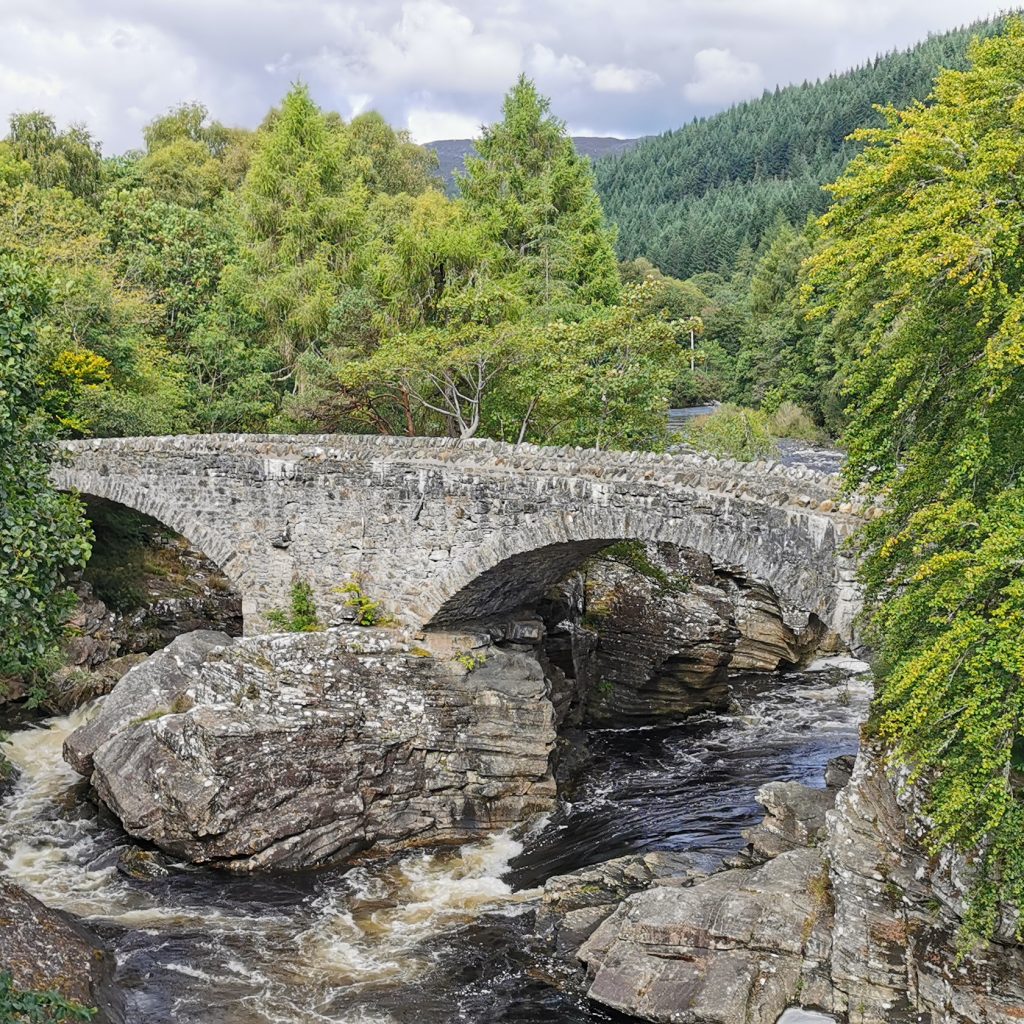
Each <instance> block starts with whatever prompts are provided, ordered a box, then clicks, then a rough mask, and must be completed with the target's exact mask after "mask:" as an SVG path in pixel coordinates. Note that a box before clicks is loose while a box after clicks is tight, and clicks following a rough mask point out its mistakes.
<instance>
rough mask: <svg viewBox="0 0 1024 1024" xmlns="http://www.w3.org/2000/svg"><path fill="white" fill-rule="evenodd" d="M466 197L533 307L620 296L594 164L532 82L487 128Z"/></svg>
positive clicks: (466, 179)
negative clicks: (567, 132) (583, 153)
mask: <svg viewBox="0 0 1024 1024" xmlns="http://www.w3.org/2000/svg"><path fill="white" fill-rule="evenodd" d="M476 149H477V153H478V154H479V155H478V156H476V157H471V158H470V159H469V160H467V161H466V173H465V175H458V176H457V181H458V186H459V192H460V194H461V196H462V198H463V200H464V201H465V203H466V205H467V207H468V208H469V210H470V211H472V213H473V214H474V215H476V216H477V217H479V218H481V219H482V221H483V223H484V224H485V225H486V228H487V231H488V234H489V236H490V237H491V238H492V239H494V240H495V241H496V242H497V243H498V244H499V245H500V246H501V254H502V256H501V259H502V264H501V265H502V271H503V272H504V273H505V274H508V275H516V276H518V278H519V279H520V280H521V282H522V287H523V289H524V291H525V293H526V294H527V296H528V300H529V302H530V304H531V305H536V306H542V307H555V306H558V305H562V306H565V307H566V308H569V307H571V306H572V305H574V304H576V305H588V304H590V303H594V302H597V303H611V302H614V301H615V300H616V298H617V297H618V292H619V275H618V268H617V264H616V260H615V252H614V235H613V233H612V232H611V230H610V229H609V228H608V227H607V226H606V224H605V220H604V211H603V210H602V208H601V201H600V199H599V198H598V196H597V191H596V189H595V186H594V173H593V170H592V169H591V166H590V162H589V161H588V160H587V159H586V158H584V157H580V156H579V154H577V152H576V149H575V147H574V146H573V143H572V139H570V138H569V137H568V135H567V134H566V129H565V125H564V123H563V122H561V121H559V120H558V119H557V118H556V117H554V116H552V114H551V113H550V101H549V100H548V99H547V98H545V97H543V96H541V95H540V94H539V93H538V92H537V89H536V87H535V86H534V85H533V83H532V82H530V81H529V80H528V79H527V78H526V77H525V76H520V78H519V81H518V82H517V83H516V85H515V86H514V87H513V88H512V90H511V92H509V94H508V95H507V96H506V97H505V102H504V104H503V106H502V120H501V121H499V122H497V123H496V124H493V125H490V126H489V127H487V128H485V129H484V133H483V137H482V138H481V139H480V141H479V142H478V143H477V145H476Z"/></svg>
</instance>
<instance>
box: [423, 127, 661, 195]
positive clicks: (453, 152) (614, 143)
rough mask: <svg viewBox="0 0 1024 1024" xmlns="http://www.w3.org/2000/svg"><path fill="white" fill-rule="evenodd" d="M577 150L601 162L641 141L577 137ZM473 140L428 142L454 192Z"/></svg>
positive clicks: (446, 182) (575, 137) (443, 176)
mask: <svg viewBox="0 0 1024 1024" xmlns="http://www.w3.org/2000/svg"><path fill="white" fill-rule="evenodd" d="M572 141H573V142H574V143H575V145H576V150H577V151H578V152H579V153H582V154H583V155H584V156H589V157H590V159H591V160H600V159H601V158H602V157H607V156H611V155H612V154H614V153H622V152H626V151H628V150H630V149H632V148H633V147H634V146H635V145H636V144H637V143H638V142H641V141H642V140H641V139H615V138H610V137H607V136H589V135H577V136H574V137H573V140H572ZM473 145H474V140H473V139H439V140H438V141H437V142H427V143H425V146H426V148H427V149H432V150H433V151H434V152H435V153H436V154H437V159H438V162H439V166H438V169H437V173H438V175H439V176H440V177H441V178H443V179H444V183H445V187H446V188H447V189H448V191H449V192H450V191H452V190H453V189H454V187H455V177H454V175H455V172H456V171H461V170H462V168H463V166H464V165H465V162H466V157H467V156H469V155H470V154H471V153H472V152H473Z"/></svg>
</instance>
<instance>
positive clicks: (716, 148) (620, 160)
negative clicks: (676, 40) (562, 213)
mask: <svg viewBox="0 0 1024 1024" xmlns="http://www.w3.org/2000/svg"><path fill="white" fill-rule="evenodd" d="M1001 24H1002V22H1001V21H1000V20H993V21H986V22H980V23H978V24H976V25H972V26H970V27H969V28H963V29H959V30H956V31H953V32H948V33H945V34H943V35H935V36H931V37H930V38H928V39H927V40H925V41H924V42H922V43H919V44H918V45H917V46H914V47H912V48H911V49H909V50H905V51H902V52H896V53H890V54H886V55H885V56H882V57H878V58H877V59H875V60H873V61H872V62H871V63H869V64H865V65H864V66H863V67H859V68H856V69H854V70H851V71H846V72H844V73H842V74H834V75H831V76H829V77H828V78H827V79H825V80H824V81H818V82H804V83H803V84H801V85H792V86H788V87H786V88H776V89H775V91H774V92H766V93H765V94H764V96H763V97H761V98H760V99H756V100H751V101H750V102H748V103H740V104H738V105H737V106H734V107H732V108H730V109H729V110H726V111H724V112H723V113H720V114H716V115H714V116H713V117H708V118H703V119H700V120H696V121H693V122H692V123H691V124H688V125H686V126H685V127H683V128H679V129H677V130H675V131H670V132H666V133H665V134H664V135H660V136H657V137H654V138H650V139H646V140H644V141H643V142H641V143H640V145H638V146H636V147H635V148H633V149H631V150H629V151H627V152H625V153H622V154H620V155H615V156H610V157H606V158H604V159H602V160H600V161H598V163H597V165H596V172H597V184H598V190H599V191H600V193H601V199H602V201H603V203H604V208H605V212H606V213H607V214H608V217H609V218H610V219H611V220H612V221H613V222H614V223H615V224H616V225H617V227H618V232H619V235H618V251H619V255H620V256H621V257H622V258H623V259H635V258H636V257H639V256H642V257H645V258H646V259H649V260H650V261H651V262H652V263H654V264H655V265H656V266H657V267H658V268H659V269H660V270H662V271H663V272H664V273H666V274H669V275H671V276H673V277H683V278H685V277H690V276H692V275H694V274H699V273H702V272H704V271H718V272H722V273H728V272H729V271H731V270H732V269H734V267H735V266H736V263H737V260H740V261H742V260H743V259H744V258H747V256H748V254H749V250H751V249H753V250H757V249H758V248H759V247H760V246H761V244H762V241H763V239H764V238H765V236H766V235H769V234H770V233H771V232H772V230H773V229H774V228H775V226H776V225H777V224H778V223H779V221H780V220H784V221H787V222H788V223H790V224H802V223H803V221H804V220H805V219H806V218H807V216H808V214H820V213H823V212H824V211H825V208H826V207H827V205H828V196H827V195H826V194H825V192H823V190H822V186H823V185H825V184H827V183H828V182H830V181H834V180H835V179H836V178H837V177H839V175H840V173H842V170H843V168H844V167H845V166H846V164H847V163H848V162H849V160H850V158H851V157H852V156H853V155H854V153H856V152H857V150H858V148H859V144H858V143H856V142H853V141H850V140H849V139H848V136H849V135H850V133H851V132H853V131H854V130H855V129H857V128H863V127H872V126H878V125H881V124H882V115H881V114H879V113H877V112H876V111H875V110H874V107H875V105H878V104H880V105H883V106H887V105H891V106H894V107H900V108H901V107H906V106H908V105H909V104H910V103H911V102H913V101H914V100H923V99H925V97H926V96H927V95H928V94H929V92H930V91H931V88H932V83H933V80H934V78H935V75H936V73H937V72H938V70H939V69H940V68H962V67H964V66H965V62H966V55H967V47H968V44H969V43H970V41H971V39H972V38H973V37H975V36H982V37H984V36H988V35H991V34H992V33H994V32H996V31H998V30H999V27H1000V25H1001Z"/></svg>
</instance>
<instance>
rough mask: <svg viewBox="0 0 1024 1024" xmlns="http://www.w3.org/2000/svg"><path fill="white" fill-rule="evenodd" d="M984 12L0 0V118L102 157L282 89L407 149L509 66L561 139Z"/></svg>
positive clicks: (438, 131)
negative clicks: (146, 133) (305, 92)
mask: <svg viewBox="0 0 1024 1024" xmlns="http://www.w3.org/2000/svg"><path fill="white" fill-rule="evenodd" d="M1002 6H1004V5H1000V4H994V3H989V2H985V0H553V2H546V3H541V2H540V0H351V2H333V0H331V2H328V0H0V117H3V119H4V121H6V118H7V117H8V116H9V115H10V114H11V113H12V112H16V111H24V110H32V109H43V110H46V111H48V112H49V113H51V114H52V115H54V116H55V117H56V119H57V121H58V123H59V124H61V125H63V124H67V123H69V122H72V121H77V122H84V123H85V124H86V125H87V126H88V127H89V128H90V129H91V131H92V132H93V135H94V136H95V137H96V138H98V139H99V140H100V141H101V142H102V144H103V150H104V152H105V153H107V154H110V153H119V152H123V151H125V150H127V149H131V148H133V147H137V146H139V145H140V143H141V139H142V128H143V126H144V125H145V124H146V123H147V122H148V121H150V120H151V119H152V118H153V117H155V116H157V115H159V114H161V113H163V112H165V111H166V110H167V109H169V108H170V107H172V106H174V105H175V104H178V103H181V102H184V101H194V100H198V101H200V102H202V103H204V104H205V105H206V106H207V108H208V109H209V111H210V113H211V115H212V116H213V117H215V118H217V119H219V120H221V121H223V122H225V123H227V124H231V125H240V126H245V127H255V126H256V125H257V124H258V123H259V122H260V120H261V119H262V118H263V115H264V114H265V113H266V111H267V110H268V109H269V108H270V107H271V106H273V105H274V104H275V103H276V102H278V101H279V100H280V98H281V97H282V96H283V95H284V93H285V92H287V90H288V88H289V86H290V85H291V83H293V82H295V81H303V82H306V83H307V84H308V85H309V87H310V89H311V91H312V93H313V96H314V98H315V99H316V100H317V102H318V103H320V105H321V106H323V107H326V108H331V109H334V110H337V111H339V112H340V113H341V114H342V115H343V116H344V117H346V118H348V117H351V116H354V115H355V114H357V113H360V112H361V111H363V110H370V109H375V110H379V111H380V112H381V113H383V114H384V115H385V116H386V117H387V119H388V120H389V121H390V122H391V123H392V124H393V125H395V126H396V127H399V128H408V129H409V130H410V131H411V132H412V135H413V137H414V138H415V139H416V141H418V142H427V141H432V140H435V139H443V138H465V137H471V136H475V135H477V134H478V130H479V126H480V125H481V124H483V123H487V122H490V121H493V120H495V119H496V118H497V117H498V116H499V112H500V107H501V98H502V96H503V95H504V93H505V92H506V91H507V89H508V88H509V86H510V85H511V84H512V83H513V82H514V81H515V79H516V77H517V75H518V74H519V73H520V72H525V73H526V74H527V75H529V76H530V77H531V78H533V79H534V80H535V81H536V82H537V84H538V86H539V87H540V88H541V90H542V91H543V92H545V93H546V94H547V95H548V96H550V97H551V100H552V109H553V110H554V112H555V113H556V114H558V115H559V116H560V117H562V118H563V119H564V120H565V121H566V122H567V123H568V125H569V128H570V130H571V131H572V133H573V134H577V135H618V136H621V137H629V136H636V135H647V134H655V133H658V132H662V131H665V130H667V129H670V128H676V127H678V126H680V125H681V124H684V123H685V122H687V121H689V120H690V119H691V118H692V117H694V116H695V115H703V114H708V113H713V112H715V111H717V110H722V109H724V108H725V107H728V106H730V105H731V104H733V103H735V102H737V101H739V100H743V99H748V98H750V97H753V96H758V95H760V93H761V91H762V90H763V89H765V88H773V87H774V86H775V85H777V84H783V85H785V84H788V83H790V82H799V81H802V80H804V79H814V78H817V77H819V76H823V75H827V74H829V73H830V72H832V71H836V70H844V69H846V68H848V67H850V66H852V65H854V64H858V63H860V62H862V61H864V60H867V59H870V58H871V57H873V56H875V55H876V54H878V53H883V52H885V51H887V50H890V49H892V48H902V47H905V46H908V45H911V44H912V43H914V42H916V41H917V40H919V39H921V38H923V37H924V36H926V35H927V34H929V33H930V32H940V31H944V30H945V29H948V28H952V27H955V26H957V25H961V24H964V23H966V22H970V21H973V20H975V19H977V18H981V17H985V16H988V15H991V14H994V13H997V12H998V11H999V10H1000V9H1001V8H1002Z"/></svg>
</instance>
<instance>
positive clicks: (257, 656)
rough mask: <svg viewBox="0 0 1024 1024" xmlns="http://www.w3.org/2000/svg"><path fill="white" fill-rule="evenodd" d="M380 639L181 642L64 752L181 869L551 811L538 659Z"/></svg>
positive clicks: (453, 831) (462, 641)
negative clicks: (183, 864) (185, 864)
mask: <svg viewBox="0 0 1024 1024" xmlns="http://www.w3.org/2000/svg"><path fill="white" fill-rule="evenodd" d="M476 642H479V643H485V641H484V640H482V639H481V640H479V641H477V640H474V639H473V638H471V637H470V638H454V639H453V638H451V637H448V638H445V637H441V636H437V637H432V638H429V639H428V640H425V641H421V642H420V643H421V644H425V643H430V644H431V649H427V648H426V647H424V646H419V645H417V644H416V643H415V642H412V641H410V640H408V639H407V638H404V637H403V636H402V634H400V633H397V632H396V631H392V630H382V629H364V628H361V627H358V626H348V627H339V628H337V629H332V630H328V631H326V632H322V633H308V634H285V635H266V636H257V637H249V638H246V639H242V640H237V641H230V640H229V639H228V638H227V637H225V636H224V635H223V634H216V633H198V634H191V635H188V636H185V637H179V638H178V639H177V640H175V641H174V642H173V643H172V644H170V645H169V646H168V647H167V648H165V649H164V650H163V651H161V652H159V653H157V654H156V655H153V656H152V657H151V658H150V659H149V660H147V661H146V662H144V663H143V664H141V665H139V666H137V667H136V668H134V669H133V670H132V671H131V672H129V673H128V675H127V676H125V678H124V679H123V680H122V681H121V682H120V683H119V684H118V685H117V687H115V689H114V691H113V693H112V694H111V695H110V697H108V698H107V700H106V701H105V703H104V705H103V707H102V709H101V710H100V713H99V714H98V715H97V716H96V717H95V718H94V719H93V720H92V721H91V722H90V723H89V724H88V725H87V726H85V727H83V728H82V729H80V730H78V731H76V732H75V733H73V734H72V735H71V736H70V737H69V738H68V740H67V744H66V757H67V759H68V761H69V762H70V763H71V764H72V765H74V766H75V768H76V769H77V770H78V771H80V772H82V773H83V774H89V775H91V779H92V783H93V786H94V787H95V789H96V792H97V794H98V795H99V797H100V798H101V799H102V801H103V802H104V803H105V804H106V805H107V806H108V807H109V808H110V809H111V810H112V811H113V812H114V814H115V815H116V816H117V817H118V818H119V819H120V820H121V822H122V824H123V825H124V827H125V829H126V831H127V832H129V833H130V834H131V835H133V836H136V837H138V838H141V839H144V840H148V841H150V842H152V843H154V844H156V845H157V846H159V847H161V848H162V849H164V850H166V851H168V852H169V853H172V854H174V855H175V856H179V857H183V858H186V859H188V860H191V861H193V862H196V863H207V864H211V865H214V866H222V867H228V868H231V869H235V870H252V869H256V868H264V867H279V868H297V867H303V866H307V865H311V864H316V863H320V862H323V861H325V860H328V859H335V858H340V857H344V856H347V855H349V854H352V853H354V852H356V851H359V850H363V849H366V848H368V847H371V846H376V847H378V848H380V849H383V850H387V849H395V848H397V847H400V846H402V845H407V844H409V843H413V842H447V841H453V842H454V841H461V840H463V839H466V838H471V837H473V836H476V835H479V834H480V833H481V832H483V831H487V830H491V829H501V828H505V827H507V826H509V825H511V824H513V823H516V822H518V821H522V820H523V819H525V818H527V817H529V816H530V815H532V814H536V813H539V812H542V811H545V810H548V809H549V808H550V807H551V805H552V803H553V800H554V796H555V787H554V781H553V778H552V774H551V769H550V755H551V752H552V750H553V747H554V741H555V730H554V717H553V709H552V705H551V702H550V701H549V700H548V699H547V692H548V683H547V680H546V679H545V676H544V672H543V670H542V668H541V666H540V664H539V662H538V661H537V659H536V658H535V657H532V656H531V655H529V654H526V653H522V652H510V651H503V650H500V649H498V648H496V647H493V646H481V647H478V648H474V647H473V644H474V643H476Z"/></svg>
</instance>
